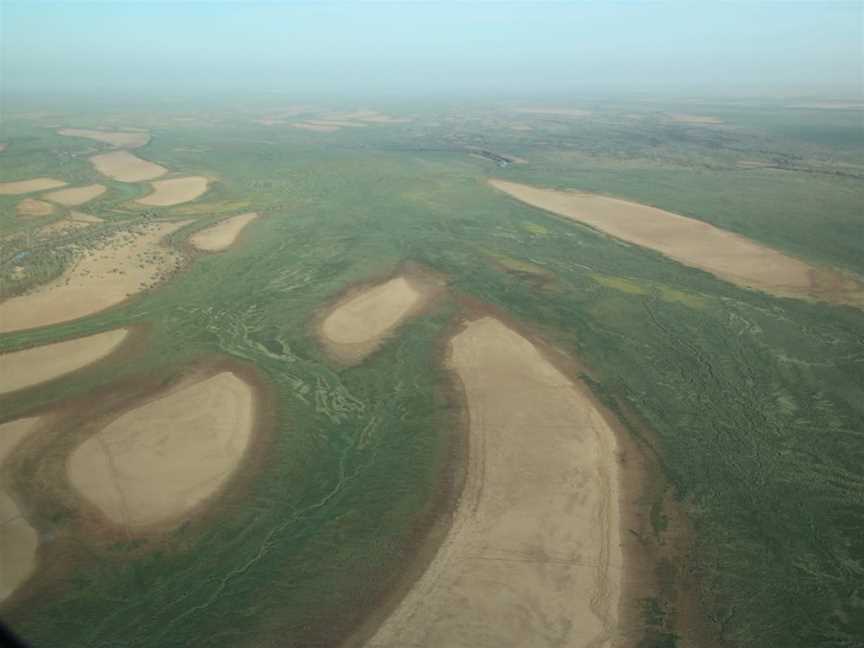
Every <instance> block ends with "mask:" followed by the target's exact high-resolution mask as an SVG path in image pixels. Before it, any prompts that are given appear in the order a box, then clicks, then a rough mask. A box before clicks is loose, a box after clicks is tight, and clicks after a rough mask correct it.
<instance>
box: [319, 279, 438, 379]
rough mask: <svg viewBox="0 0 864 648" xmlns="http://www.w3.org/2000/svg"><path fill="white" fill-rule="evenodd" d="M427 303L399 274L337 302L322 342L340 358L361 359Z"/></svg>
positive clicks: (322, 329) (324, 324) (324, 326)
mask: <svg viewBox="0 0 864 648" xmlns="http://www.w3.org/2000/svg"><path fill="white" fill-rule="evenodd" d="M423 302H424V294H423V291H422V290H420V289H418V288H417V287H415V286H414V285H412V283H411V282H410V281H409V280H408V279H406V278H405V277H396V278H395V279H391V280H390V281H387V282H385V283H383V284H379V285H377V286H373V287H371V288H368V289H366V290H364V291H363V292H361V293H360V294H356V295H353V296H349V297H348V298H347V299H346V300H343V301H341V302H339V303H338V304H336V305H335V306H334V307H333V309H332V310H331V311H330V313H329V314H328V315H327V316H326V317H325V318H324V320H323V321H322V323H321V327H320V336H321V341H322V343H323V345H324V347H325V348H326V349H327V350H328V351H329V352H330V353H331V354H332V355H333V356H335V357H336V358H338V359H340V360H342V361H343V362H349V363H350V362H357V361H359V360H361V359H363V358H364V357H365V356H367V355H368V354H369V353H371V352H372V351H374V350H375V349H376V348H377V347H378V345H380V344H381V342H382V341H383V340H384V338H385V337H386V336H387V335H388V334H389V333H391V332H392V331H393V330H394V329H395V328H396V327H397V326H399V324H400V323H401V322H402V321H403V320H405V319H406V318H407V317H408V316H409V315H411V313H412V311H414V310H416V309H417V308H418V307H419V306H420V305H422V304H423Z"/></svg>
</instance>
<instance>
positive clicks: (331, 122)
mask: <svg viewBox="0 0 864 648" xmlns="http://www.w3.org/2000/svg"><path fill="white" fill-rule="evenodd" d="M306 123H307V124H312V125H314V126H337V127H339V128H365V127H366V126H368V124H362V123H357V122H350V121H340V120H337V119H310V120H309V121H307V122H306Z"/></svg>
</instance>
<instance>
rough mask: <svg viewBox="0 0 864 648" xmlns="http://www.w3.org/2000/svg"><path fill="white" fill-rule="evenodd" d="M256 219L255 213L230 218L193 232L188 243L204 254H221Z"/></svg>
mask: <svg viewBox="0 0 864 648" xmlns="http://www.w3.org/2000/svg"><path fill="white" fill-rule="evenodd" d="M256 218H258V214H256V213H255V212H251V213H249V214H240V215H239V216H232V217H231V218H229V219H227V220H224V221H222V222H221V223H216V224H215V225H213V226H211V227H207V228H205V229H203V230H200V231H198V232H195V233H194V234H193V235H192V236H191V237H190V239H189V242H190V243H191V244H192V245H193V246H194V247H196V248H198V249H199V250H204V251H205V252H221V251H222V250H225V249H227V248H229V247H230V246H231V245H233V244H234V242H235V241H236V240H237V237H238V236H240V232H242V231H243V228H244V227H246V226H247V225H248V224H249V223H251V222H252V221H253V220H255V219H256Z"/></svg>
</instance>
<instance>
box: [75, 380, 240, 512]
mask: <svg viewBox="0 0 864 648" xmlns="http://www.w3.org/2000/svg"><path fill="white" fill-rule="evenodd" d="M254 424H255V393H254V390H253V388H252V386H250V385H249V384H248V383H246V382H245V381H243V380H241V379H240V378H238V377H237V376H236V375H234V374H233V373H232V372H230V371H224V372H222V373H219V374H217V375H215V376H213V377H211V378H207V379H206V380H202V381H200V382H197V383H194V384H191V385H190V384H186V385H181V386H180V387H179V388H177V389H175V390H174V391H172V392H171V393H169V394H168V395H166V396H162V397H161V398H158V399H156V400H153V401H151V402H149V403H147V404H145V405H143V406H141V407H138V408H136V409H133V410H131V411H129V412H126V413H125V414H123V415H121V416H120V417H119V418H117V419H116V420H114V421H113V422H112V423H110V424H109V425H108V426H107V427H105V428H104V429H102V430H100V431H99V432H98V433H97V434H96V435H94V436H93V437H91V438H90V439H88V440H87V441H85V442H84V443H83V444H82V445H81V446H80V447H78V448H77V449H76V450H75V451H74V452H73V453H72V455H71V457H70V458H69V463H68V470H69V480H70V482H71V483H72V485H73V486H74V487H75V488H76V489H77V490H78V492H80V493H81V495H82V496H83V497H84V498H85V499H87V500H88V501H90V502H91V503H93V504H94V505H95V506H96V507H98V508H99V509H100V510H101V511H102V512H103V513H104V514H105V516H106V517H107V518H108V519H109V520H111V521H112V522H113V523H115V524H121V525H124V526H128V527H148V526H152V525H157V524H164V523H166V522H178V523H179V522H180V521H182V517H183V516H184V515H186V514H189V513H191V512H192V511H193V510H194V509H195V508H196V507H197V506H198V505H200V504H201V503H202V502H204V501H205V500H206V499H207V498H209V497H210V496H211V495H213V494H214V493H216V492H218V491H219V490H220V489H221V488H222V486H223V485H224V484H225V482H226V481H227V480H228V479H229V477H230V476H231V475H232V473H233V472H234V470H235V469H236V468H237V466H238V465H239V463H240V461H241V460H242V458H243V456H244V454H245V451H246V448H247V446H248V445H249V441H250V439H251V436H252V433H253V430H254Z"/></svg>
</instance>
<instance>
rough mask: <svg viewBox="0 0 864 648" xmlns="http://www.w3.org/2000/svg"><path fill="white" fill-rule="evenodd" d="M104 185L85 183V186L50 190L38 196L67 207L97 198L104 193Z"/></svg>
mask: <svg viewBox="0 0 864 648" xmlns="http://www.w3.org/2000/svg"><path fill="white" fill-rule="evenodd" d="M105 190H106V187H105V185H101V184H92V185H87V186H86V187H70V188H69V189H61V190H60V191H52V192H50V193H46V194H42V195H41V196H40V198H44V199H45V200H50V201H51V202H55V203H59V204H61V205H65V206H67V207H77V206H78V205H83V204H84V203H86V202H89V201H91V200H93V199H94V198H98V197H99V196H101V195H102V194H103V193H105Z"/></svg>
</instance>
